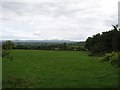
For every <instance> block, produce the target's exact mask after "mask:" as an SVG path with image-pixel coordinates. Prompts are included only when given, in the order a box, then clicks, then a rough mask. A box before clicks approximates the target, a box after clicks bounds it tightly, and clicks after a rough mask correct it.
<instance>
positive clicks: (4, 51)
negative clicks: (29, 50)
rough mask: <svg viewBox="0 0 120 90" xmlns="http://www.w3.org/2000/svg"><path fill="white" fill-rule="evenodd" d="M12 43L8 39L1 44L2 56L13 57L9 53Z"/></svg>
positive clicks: (12, 46)
mask: <svg viewBox="0 0 120 90" xmlns="http://www.w3.org/2000/svg"><path fill="white" fill-rule="evenodd" d="M14 47H15V46H14V44H13V42H12V41H10V40H8V41H6V42H4V43H3V44H2V57H6V58H9V59H11V60H12V59H13V56H11V55H10V51H11V50H12V48H14Z"/></svg>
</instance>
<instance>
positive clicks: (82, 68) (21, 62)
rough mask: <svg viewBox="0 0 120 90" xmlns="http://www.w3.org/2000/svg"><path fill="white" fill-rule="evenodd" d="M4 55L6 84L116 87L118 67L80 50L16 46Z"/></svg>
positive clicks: (37, 86)
mask: <svg viewBox="0 0 120 90" xmlns="http://www.w3.org/2000/svg"><path fill="white" fill-rule="evenodd" d="M11 54H12V55H13V56H14V59H13V60H9V59H5V58H3V62H2V63H3V88H11V87H12V88H14V87H19V88H21V87H24V88H115V87H118V70H117V68H114V67H112V66H111V65H110V64H109V63H101V62H100V61H99V57H93V56H88V52H79V51H39V50H38V51H37V50H14V51H12V52H11Z"/></svg>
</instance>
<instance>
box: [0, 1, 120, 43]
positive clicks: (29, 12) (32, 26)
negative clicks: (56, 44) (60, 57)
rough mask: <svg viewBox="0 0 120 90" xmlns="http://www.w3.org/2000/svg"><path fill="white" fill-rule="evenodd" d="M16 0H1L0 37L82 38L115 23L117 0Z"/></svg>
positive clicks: (16, 38)
mask: <svg viewBox="0 0 120 90" xmlns="http://www.w3.org/2000/svg"><path fill="white" fill-rule="evenodd" d="M9 1H10V0H9ZM13 1H14V0H13ZM15 1H16V2H15ZM15 1H14V2H8V0H3V1H2V11H1V12H2V16H1V19H0V22H2V26H1V27H0V29H1V32H0V34H1V35H2V39H11V40H44V39H45V40H51V39H58V40H62V39H64V40H77V41H83V40H86V39H87V37H89V36H92V35H94V34H96V33H101V32H103V31H107V30H110V29H111V28H112V27H111V25H115V24H117V23H118V1H119V0H69V1H68V0H43V1H44V2H43V1H42V0H39V2H38V0H29V2H28V0H23V2H19V1H20V0H15ZM17 1H18V2H17ZM33 1H34V2H33ZM35 1H36V2H35Z"/></svg>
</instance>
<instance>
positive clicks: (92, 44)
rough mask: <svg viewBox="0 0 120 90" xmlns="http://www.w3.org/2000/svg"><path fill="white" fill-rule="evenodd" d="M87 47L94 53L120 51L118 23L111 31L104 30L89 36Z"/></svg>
mask: <svg viewBox="0 0 120 90" xmlns="http://www.w3.org/2000/svg"><path fill="white" fill-rule="evenodd" d="M85 47H86V48H87V49H88V50H89V51H90V52H91V53H92V54H104V53H110V52H113V51H115V52H119V51H120V29H119V28H118V25H116V26H114V25H113V29H112V30H110V31H106V32H102V34H100V33H98V34H96V35H93V36H92V37H88V39H87V40H86V42H85Z"/></svg>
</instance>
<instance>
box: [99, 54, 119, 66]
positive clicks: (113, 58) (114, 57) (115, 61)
mask: <svg viewBox="0 0 120 90" xmlns="http://www.w3.org/2000/svg"><path fill="white" fill-rule="evenodd" d="M100 60H102V61H103V62H106V61H107V62H109V63H111V64H112V65H113V66H115V67H120V52H112V53H108V54H106V55H105V56H104V57H102V58H101V59H100Z"/></svg>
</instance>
